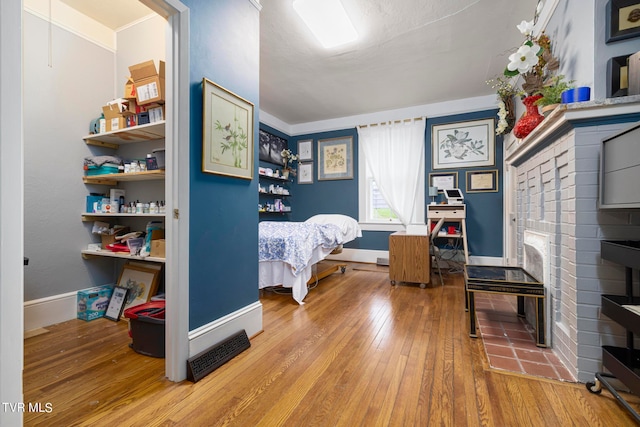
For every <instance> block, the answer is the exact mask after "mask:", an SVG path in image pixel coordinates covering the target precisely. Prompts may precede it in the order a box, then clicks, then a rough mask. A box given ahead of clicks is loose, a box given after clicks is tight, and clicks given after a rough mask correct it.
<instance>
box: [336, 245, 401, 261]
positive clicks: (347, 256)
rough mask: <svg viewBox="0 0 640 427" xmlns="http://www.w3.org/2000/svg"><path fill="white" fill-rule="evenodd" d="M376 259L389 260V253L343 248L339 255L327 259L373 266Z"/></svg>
mask: <svg viewBox="0 0 640 427" xmlns="http://www.w3.org/2000/svg"><path fill="white" fill-rule="evenodd" d="M378 258H389V251H377V250H372V249H350V248H343V249H342V252H341V253H339V254H335V255H329V256H328V257H327V259H330V260H332V261H350V262H367V263H371V264H375V263H376V261H377V260H378Z"/></svg>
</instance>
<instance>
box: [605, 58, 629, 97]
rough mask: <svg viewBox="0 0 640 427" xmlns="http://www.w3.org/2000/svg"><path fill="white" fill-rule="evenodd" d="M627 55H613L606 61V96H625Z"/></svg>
mask: <svg viewBox="0 0 640 427" xmlns="http://www.w3.org/2000/svg"><path fill="white" fill-rule="evenodd" d="M629 56H631V55H622V56H615V57H613V58H611V59H609V62H608V63H607V98H617V97H619V96H627V93H628V92H629V64H628V61H629Z"/></svg>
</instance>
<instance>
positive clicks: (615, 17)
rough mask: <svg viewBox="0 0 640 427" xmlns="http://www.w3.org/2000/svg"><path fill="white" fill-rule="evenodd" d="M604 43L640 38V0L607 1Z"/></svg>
mask: <svg viewBox="0 0 640 427" xmlns="http://www.w3.org/2000/svg"><path fill="white" fill-rule="evenodd" d="M606 14H607V16H606V18H605V22H606V26H607V33H606V37H607V39H606V43H611V42H617V41H619V40H624V39H630V38H633V37H638V36H640V0H609V3H607V8H606Z"/></svg>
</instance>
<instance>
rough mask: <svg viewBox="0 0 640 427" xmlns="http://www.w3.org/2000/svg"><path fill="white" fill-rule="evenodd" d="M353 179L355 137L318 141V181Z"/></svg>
mask: <svg viewBox="0 0 640 427" xmlns="http://www.w3.org/2000/svg"><path fill="white" fill-rule="evenodd" d="M332 179H353V137H351V136H346V137H339V138H331V139H321V140H319V141H318V180H319V181H325V180H332Z"/></svg>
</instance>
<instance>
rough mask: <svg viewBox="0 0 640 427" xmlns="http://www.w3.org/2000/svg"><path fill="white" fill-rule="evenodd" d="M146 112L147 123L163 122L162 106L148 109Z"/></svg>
mask: <svg viewBox="0 0 640 427" xmlns="http://www.w3.org/2000/svg"><path fill="white" fill-rule="evenodd" d="M147 111H148V112H149V123H155V122H161V121H163V120H164V105H158V106H154V107H152V108H148V109H147Z"/></svg>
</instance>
